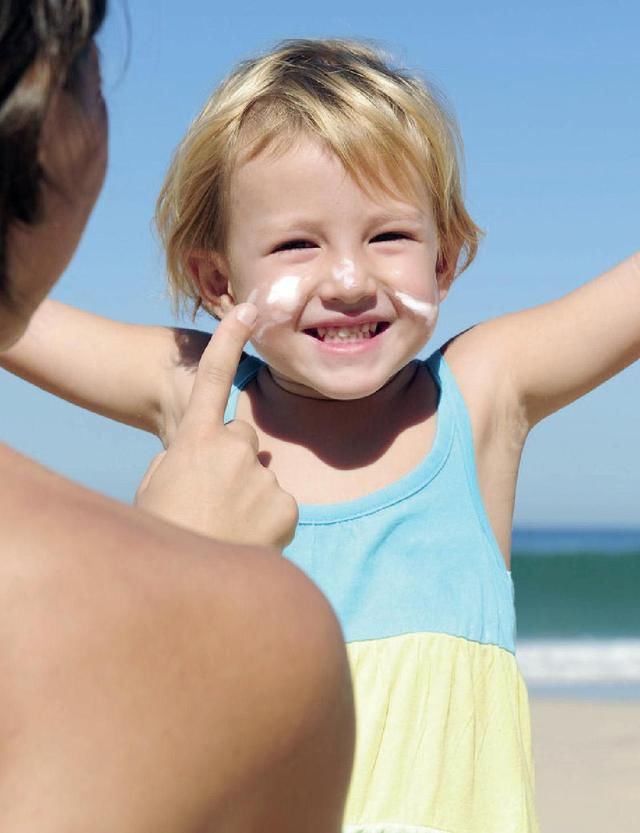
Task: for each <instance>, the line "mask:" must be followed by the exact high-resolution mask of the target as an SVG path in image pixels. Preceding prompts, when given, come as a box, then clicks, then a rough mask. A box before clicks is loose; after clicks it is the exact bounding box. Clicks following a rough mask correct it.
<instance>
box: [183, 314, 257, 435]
mask: <svg viewBox="0 0 640 833" xmlns="http://www.w3.org/2000/svg"><path fill="white" fill-rule="evenodd" d="M257 314H258V310H257V308H256V307H255V306H254V304H239V305H238V306H237V307H234V308H233V309H232V310H230V311H229V313H227V315H225V317H224V318H223V320H222V321H221V322H220V324H219V325H218V327H217V329H216V331H215V333H214V334H213V335H212V336H211V340H210V341H209V344H208V345H207V347H206V349H205V351H204V353H203V354H202V357H201V359H200V364H199V366H198V370H197V372H196V378H195V381H194V384H193V390H192V392H191V398H190V399H189V404H188V406H187V410H186V412H185V415H184V417H183V419H182V422H181V423H180V429H179V430H180V431H183V430H185V429H187V428H188V427H189V426H192V427H199V426H201V425H202V424H203V423H204V424H206V425H211V424H213V423H217V424H221V423H222V420H223V418H224V411H225V408H226V405H227V400H228V398H229V392H230V391H231V385H232V384H233V379H234V377H235V374H236V371H237V369H238V364H239V362H240V357H241V356H242V351H243V349H244V346H245V344H246V343H247V341H248V340H249V337H250V335H251V331H252V329H253V325H254V323H255V320H256V317H257Z"/></svg>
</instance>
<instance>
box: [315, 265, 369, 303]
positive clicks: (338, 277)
mask: <svg viewBox="0 0 640 833" xmlns="http://www.w3.org/2000/svg"><path fill="white" fill-rule="evenodd" d="M375 292H376V281H375V278H374V277H373V275H372V274H371V273H370V272H369V270H368V269H367V268H366V265H365V264H363V263H358V262H356V261H355V260H352V259H350V258H343V259H342V260H340V261H338V262H337V263H335V264H333V265H332V266H330V267H329V269H328V273H327V274H325V276H324V278H323V280H322V283H321V285H320V287H319V295H320V297H321V299H322V300H323V301H343V302H345V303H351V304H353V303H357V302H358V301H360V300H362V299H363V298H368V297H370V296H372V295H375Z"/></svg>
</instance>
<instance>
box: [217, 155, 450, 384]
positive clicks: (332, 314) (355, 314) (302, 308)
mask: <svg viewBox="0 0 640 833" xmlns="http://www.w3.org/2000/svg"><path fill="white" fill-rule="evenodd" d="M437 260H438V239H437V232H436V228H435V224H434V221H433V217H432V212H431V207H430V201H429V198H428V195H427V194H426V193H425V197H424V200H423V202H422V204H421V205H416V204H415V203H414V202H409V201H404V200H402V199H393V198H391V197H389V196H387V195H382V194H381V195H380V196H377V197H376V198H374V197H372V196H370V195H369V194H367V193H366V192H365V191H363V190H362V189H361V188H360V187H359V186H358V185H357V184H356V183H355V182H354V180H353V179H352V178H351V177H350V176H349V175H348V174H347V173H346V172H345V170H344V168H343V167H342V165H341V163H340V161H339V160H338V159H337V157H335V156H334V155H333V154H331V153H330V152H328V151H327V150H325V149H324V148H322V147H321V146H320V145H319V144H317V143H315V142H313V141H311V140H308V139H301V140H299V141H298V142H297V143H295V144H294V145H292V147H291V148H290V149H289V150H287V151H286V152H285V153H283V154H282V155H273V154H269V153H262V154H260V155H258V156H257V157H256V158H254V159H251V160H249V161H247V162H244V163H243V164H240V165H239V166H238V168H237V169H236V171H235V172H234V174H233V177H232V182H231V205H230V218H229V231H228V238H227V249H226V255H225V257H224V258H219V262H218V267H219V275H220V274H222V276H223V277H226V278H228V280H229V299H225V302H226V303H227V304H229V303H230V301H231V300H233V301H235V302H240V301H247V300H249V301H253V302H254V303H255V304H256V305H257V307H258V322H257V325H256V328H255V331H254V344H255V346H256V348H257V349H258V350H259V352H260V353H261V355H262V356H263V357H264V358H265V360H266V361H267V363H268V364H269V366H270V368H271V372H272V374H273V377H274V379H275V380H276V382H278V383H279V384H280V385H281V386H282V387H284V388H285V389H288V390H291V391H293V392H296V393H300V394H303V395H306V396H319V397H328V398H333V399H358V398H361V397H365V396H368V395H370V394H372V393H374V392H375V391H377V390H379V389H380V388H381V387H382V386H383V385H385V384H386V382H388V381H389V379H391V378H392V377H393V376H394V375H395V374H396V373H397V372H398V371H399V370H401V369H402V367H404V366H405V365H406V363H407V362H408V361H409V360H410V359H411V358H412V357H413V356H414V355H415V354H416V353H417V352H418V351H419V350H420V349H421V348H422V346H423V345H424V344H425V342H426V341H427V340H428V338H429V337H430V335H431V333H432V332H433V328H434V326H435V323H436V319H437V310H438V303H439V300H440V298H441V297H442V296H443V295H444V291H442V292H441V291H440V287H439V286H438V275H437V272H436V263H437Z"/></svg>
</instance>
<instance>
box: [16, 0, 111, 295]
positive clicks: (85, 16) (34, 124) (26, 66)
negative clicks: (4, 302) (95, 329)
mask: <svg viewBox="0 0 640 833" xmlns="http://www.w3.org/2000/svg"><path fill="white" fill-rule="evenodd" d="M106 6H107V0H0V294H2V292H3V289H4V290H6V282H7V281H6V277H7V276H6V268H5V267H6V250H5V241H6V235H7V229H8V228H9V226H10V225H11V224H12V223H13V222H15V221H18V222H23V223H30V224H32V223H35V222H37V221H38V216H39V208H40V188H41V185H42V181H43V171H42V168H41V166H40V163H39V161H38V147H39V143H40V133H41V130H42V124H43V121H44V117H45V115H46V112H47V108H48V105H49V102H50V99H51V95H52V93H53V92H54V91H55V89H56V88H57V87H59V86H60V84H63V85H65V86H66V87H67V88H68V89H69V91H70V92H71V93H73V91H74V87H75V84H74V75H75V73H77V71H78V66H79V65H80V63H81V60H82V57H83V56H84V54H85V53H86V50H87V48H88V47H89V45H90V44H91V41H92V38H93V36H94V35H95V33H96V32H97V30H98V29H99V28H100V25H101V24H102V21H103V19H104V16H105V14H106Z"/></svg>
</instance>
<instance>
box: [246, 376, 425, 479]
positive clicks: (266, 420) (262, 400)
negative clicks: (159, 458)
mask: <svg viewBox="0 0 640 833" xmlns="http://www.w3.org/2000/svg"><path fill="white" fill-rule="evenodd" d="M418 370H419V363H417V362H411V363H410V364H408V365H406V367H404V368H403V369H402V370H401V371H400V372H399V373H398V374H396V376H394V377H393V378H392V379H391V380H390V381H389V382H387V384H386V385H384V387H382V388H381V389H380V390H379V391H376V393H374V394H372V395H371V396H368V397H366V398H364V399H355V400H347V401H345V400H334V399H313V398H311V397H304V396H299V395H296V394H295V393H291V392H289V391H286V390H284V389H283V388H281V387H280V386H279V385H278V384H277V382H276V381H275V380H274V379H273V377H272V375H271V373H270V372H269V370H268V369H267V368H264V369H263V370H261V372H260V373H259V374H258V377H257V380H256V384H255V386H251V387H252V390H250V391H249V390H248V391H247V392H248V393H249V396H250V399H251V408H252V412H253V418H254V420H255V422H256V425H257V426H259V427H260V429H261V430H262V431H264V432H265V433H266V434H269V435H271V436H272V437H277V438H279V439H282V440H285V441H287V442H289V443H294V444H296V445H303V446H305V447H306V448H308V449H309V450H310V451H312V452H313V453H314V454H315V455H316V456H317V457H319V458H320V459H322V460H323V461H325V462H326V463H328V464H329V465H332V466H334V467H336V468H344V469H350V468H359V467H362V466H365V465H368V464H369V463H371V462H372V461H374V460H376V459H378V458H379V457H381V456H382V455H383V454H384V452H385V451H386V450H387V449H388V448H389V446H390V445H391V444H392V443H393V441H394V440H395V438H396V437H397V436H398V434H400V433H401V432H402V431H404V430H405V429H406V428H408V427H410V426H411V425H414V424H416V423H418V422H422V421H424V420H425V419H426V418H427V417H428V416H429V415H430V414H431V413H433V411H434V409H435V391H434V392H433V396H430V395H428V393H427V395H425V396H415V395H414V394H415V392H416V384H417V377H418V376H421V382H418V383H422V384H424V376H422V375H421V374H419V372H418Z"/></svg>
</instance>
